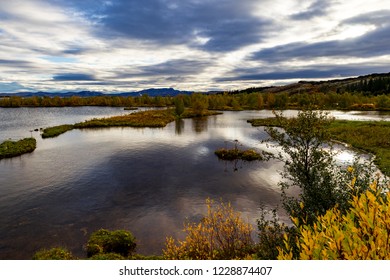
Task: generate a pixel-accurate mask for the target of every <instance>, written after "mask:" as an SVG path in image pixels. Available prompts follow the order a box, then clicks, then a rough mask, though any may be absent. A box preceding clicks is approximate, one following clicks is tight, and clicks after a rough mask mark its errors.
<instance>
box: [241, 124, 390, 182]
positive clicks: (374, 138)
mask: <svg viewBox="0 0 390 280" xmlns="http://www.w3.org/2000/svg"><path fill="white" fill-rule="evenodd" d="M248 122H249V123H251V124H252V125H253V126H277V121H276V118H265V119H254V120H248ZM328 129H329V132H330V133H331V135H332V139H334V140H337V141H341V142H344V143H346V144H348V145H351V146H352V147H353V148H357V149H361V150H364V151H366V152H369V153H372V154H374V155H375V164H376V165H377V166H378V167H379V169H381V170H382V172H383V173H384V174H386V175H388V176H389V175H390V122H386V121H346V120H334V121H332V122H331V124H330V126H329V128H328Z"/></svg>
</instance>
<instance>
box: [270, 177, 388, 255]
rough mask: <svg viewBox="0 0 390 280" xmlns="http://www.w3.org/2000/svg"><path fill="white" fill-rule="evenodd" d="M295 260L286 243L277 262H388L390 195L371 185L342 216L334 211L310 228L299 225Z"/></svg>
mask: <svg viewBox="0 0 390 280" xmlns="http://www.w3.org/2000/svg"><path fill="white" fill-rule="evenodd" d="M294 221H295V223H296V226H297V228H298V233H299V236H300V237H299V239H298V240H297V244H296V245H297V246H298V250H299V255H298V257H294V253H293V252H292V248H291V247H290V246H289V245H288V243H287V240H285V242H286V249H283V247H281V248H279V250H280V254H279V257H278V259H293V258H298V259H304V260H307V259H316V260H323V259H333V260H340V259H349V260H377V259H383V260H385V259H390V241H389V240H390V192H388V190H386V192H385V190H384V189H383V188H380V187H378V185H377V183H373V184H371V185H370V188H369V190H368V191H366V192H364V193H361V194H360V195H354V196H353V197H352V200H351V208H350V209H349V210H348V211H347V212H346V213H345V214H344V215H343V214H342V213H341V212H340V210H338V209H337V208H334V209H331V210H328V211H327V212H326V213H325V215H323V216H320V217H318V219H317V221H316V222H315V223H314V224H313V225H304V224H303V225H300V224H298V220H297V219H295V220H294Z"/></svg>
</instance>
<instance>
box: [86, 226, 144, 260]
mask: <svg viewBox="0 0 390 280" xmlns="http://www.w3.org/2000/svg"><path fill="white" fill-rule="evenodd" d="M136 245H137V244H136V242H135V238H134V236H133V235H132V234H131V232H129V231H126V230H116V231H109V230H106V229H100V230H98V231H96V232H94V233H92V235H91V237H90V238H89V240H88V243H87V255H88V257H95V258H96V255H104V254H110V253H114V254H119V255H121V256H123V257H131V255H132V254H133V253H134V251H135V248H136Z"/></svg>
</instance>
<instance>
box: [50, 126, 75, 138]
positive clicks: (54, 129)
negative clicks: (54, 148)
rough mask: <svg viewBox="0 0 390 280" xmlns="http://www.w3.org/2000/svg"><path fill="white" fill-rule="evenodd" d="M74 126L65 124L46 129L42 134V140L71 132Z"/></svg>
mask: <svg viewBox="0 0 390 280" xmlns="http://www.w3.org/2000/svg"><path fill="white" fill-rule="evenodd" d="M73 128H74V126H73V125H72V124H63V125H57V126H52V127H48V128H45V129H44V130H43V133H42V138H52V137H57V136H58V135H61V134H62V133H65V132H67V131H69V130H72V129H73Z"/></svg>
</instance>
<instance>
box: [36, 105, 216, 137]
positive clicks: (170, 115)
mask: <svg viewBox="0 0 390 280" xmlns="http://www.w3.org/2000/svg"><path fill="white" fill-rule="evenodd" d="M217 114H221V113H220V112H216V111H205V112H203V115H202V116H210V115H217ZM195 117H199V115H198V114H197V113H196V112H194V111H192V110H189V109H187V110H185V111H184V112H183V114H182V115H181V116H177V114H176V113H175V110H174V109H165V110H148V111H141V112H134V113H131V114H127V115H123V116H114V117H109V118H95V119H91V120H87V121H84V122H80V123H76V124H74V125H71V124H64V125H59V126H53V127H48V128H45V129H44V130H43V134H42V138H49V137H56V136H58V135H60V134H62V133H65V132H67V131H69V130H72V129H75V128H78V129H84V128H104V127H123V126H129V127H165V126H166V125H167V124H168V123H170V122H172V121H174V120H175V119H178V118H195Z"/></svg>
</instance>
